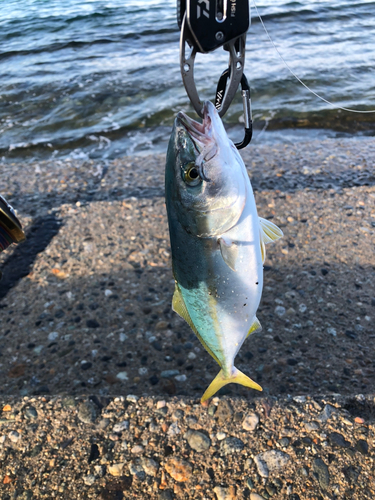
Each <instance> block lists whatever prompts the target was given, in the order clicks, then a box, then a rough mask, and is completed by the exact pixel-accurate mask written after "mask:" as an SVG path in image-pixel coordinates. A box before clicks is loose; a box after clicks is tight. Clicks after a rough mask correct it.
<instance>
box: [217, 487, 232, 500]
mask: <svg viewBox="0 0 375 500" xmlns="http://www.w3.org/2000/svg"><path fill="white" fill-rule="evenodd" d="M214 492H215V493H216V498H217V500H236V489H235V488H234V486H230V487H229V488H225V487H223V486H216V487H215V488H214Z"/></svg>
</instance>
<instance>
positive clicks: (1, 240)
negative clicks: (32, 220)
mask: <svg viewBox="0 0 375 500" xmlns="http://www.w3.org/2000/svg"><path fill="white" fill-rule="evenodd" d="M25 239H26V237H25V233H24V232H23V230H22V226H21V223H20V221H19V220H18V218H17V216H16V214H15V211H14V209H13V207H12V206H11V205H10V204H9V203H8V202H7V201H6V199H5V198H4V197H3V196H0V252H3V251H4V250H5V249H6V248H8V247H9V246H10V245H11V244H12V243H20V242H21V241H23V240H25Z"/></svg>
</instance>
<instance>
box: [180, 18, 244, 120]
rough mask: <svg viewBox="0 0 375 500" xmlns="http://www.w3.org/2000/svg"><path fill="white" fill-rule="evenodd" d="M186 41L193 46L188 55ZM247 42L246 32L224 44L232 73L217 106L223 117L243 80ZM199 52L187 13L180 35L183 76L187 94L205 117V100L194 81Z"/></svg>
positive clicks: (198, 111)
mask: <svg viewBox="0 0 375 500" xmlns="http://www.w3.org/2000/svg"><path fill="white" fill-rule="evenodd" d="M186 43H188V44H189V46H190V48H191V53H190V55H189V56H188V57H187V56H186V53H185V49H186ZM245 44H246V34H245V35H241V36H240V37H238V38H236V39H234V40H231V41H230V42H228V43H227V44H225V46H224V48H225V50H228V51H229V70H230V73H229V75H228V78H229V85H228V86H227V85H225V91H224V94H223V96H222V99H221V101H220V107H219V108H217V110H218V113H219V115H220V116H221V117H223V116H224V114H225V113H226V111H227V110H228V108H229V106H230V104H231V102H232V100H233V98H234V96H235V94H236V92H237V89H238V86H239V84H240V82H241V78H242V74H243V68H244V65H245ZM197 52H199V49H198V48H197V47H196V45H195V43H194V41H193V35H192V33H191V32H190V29H189V26H188V23H187V20H186V13H185V15H184V18H183V21H182V25H181V37H180V68H181V76H182V81H183V83H184V86H185V89H186V92H187V95H188V96H189V99H190V101H191V103H192V105H193V107H194V109H195V111H196V112H197V114H198V115H199V116H200V117H201V118H203V102H202V101H201V100H200V98H199V95H198V91H197V87H196V85H195V81H194V61H195V56H196V54H197Z"/></svg>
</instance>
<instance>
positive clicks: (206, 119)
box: [177, 101, 213, 149]
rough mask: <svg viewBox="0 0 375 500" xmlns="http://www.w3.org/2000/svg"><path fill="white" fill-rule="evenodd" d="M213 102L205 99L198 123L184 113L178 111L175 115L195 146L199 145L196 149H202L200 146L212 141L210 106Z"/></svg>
mask: <svg viewBox="0 0 375 500" xmlns="http://www.w3.org/2000/svg"><path fill="white" fill-rule="evenodd" d="M211 106H212V107H213V104H212V103H210V102H209V101H206V102H205V103H204V106H203V121H202V123H199V122H197V121H195V120H193V118H190V117H189V116H188V115H187V114H186V113H184V112H183V111H180V112H179V113H178V115H177V119H178V120H179V121H180V123H181V124H182V126H183V127H184V128H185V129H186V131H187V133H188V134H189V135H190V137H191V138H192V140H193V142H194V143H195V144H196V146H200V147H199V148H197V149H202V147H205V146H207V144H208V143H209V142H212V141H213V137H212V118H211V115H210V111H211V110H210V108H211Z"/></svg>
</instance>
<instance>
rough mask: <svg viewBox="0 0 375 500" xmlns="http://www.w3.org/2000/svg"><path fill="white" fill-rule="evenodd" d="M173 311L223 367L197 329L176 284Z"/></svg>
mask: <svg viewBox="0 0 375 500" xmlns="http://www.w3.org/2000/svg"><path fill="white" fill-rule="evenodd" d="M172 309H173V311H174V312H176V313H177V314H178V315H179V316H181V318H182V319H184V320H185V321H186V323H187V324H188V325H189V326H190V328H191V329H192V330H193V332H194V333H195V335H196V336H197V337H198V339H199V340H200V342H201V344H202V345H203V347H204V348H205V349H206V351H207V352H208V353H209V354H210V355H211V356H212V357H213V358H214V360H215V361H216V363H217V364H218V365H219V366H221V363H220V361H219V360H218V358H217V357H216V356H215V354H214V353H213V352H212V350H211V349H210V348H209V347H208V345H207V344H206V342H205V341H204V340H203V338H202V337H201V335H200V334H199V332H198V330H197V329H196V328H195V325H194V323H193V321H192V319H191V317H190V314H189V311H188V310H187V308H186V305H185V302H184V299H183V297H182V294H181V292H180V289H179V287H178V284H177V283H176V285H175V289H174V294H173V299H172Z"/></svg>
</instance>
